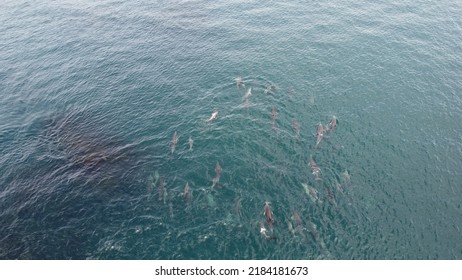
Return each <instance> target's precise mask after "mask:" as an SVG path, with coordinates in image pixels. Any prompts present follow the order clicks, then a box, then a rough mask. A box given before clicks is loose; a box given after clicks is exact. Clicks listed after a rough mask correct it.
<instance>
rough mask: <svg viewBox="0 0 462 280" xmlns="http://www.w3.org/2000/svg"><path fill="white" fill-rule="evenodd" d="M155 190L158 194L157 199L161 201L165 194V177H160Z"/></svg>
mask: <svg viewBox="0 0 462 280" xmlns="http://www.w3.org/2000/svg"><path fill="white" fill-rule="evenodd" d="M157 192H158V194H159V201H162V200H163V199H164V196H165V179H164V177H163V176H162V177H160V181H159V185H158V186H157Z"/></svg>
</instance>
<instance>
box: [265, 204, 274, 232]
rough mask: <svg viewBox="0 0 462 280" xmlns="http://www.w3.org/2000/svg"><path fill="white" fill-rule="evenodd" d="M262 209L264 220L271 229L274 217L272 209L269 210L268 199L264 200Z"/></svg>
mask: <svg viewBox="0 0 462 280" xmlns="http://www.w3.org/2000/svg"><path fill="white" fill-rule="evenodd" d="M263 210H264V212H263V214H265V218H266V222H267V223H268V225H269V226H270V229H271V231H272V230H273V222H274V219H273V211H271V206H270V202H269V201H266V202H265V207H264V209H263Z"/></svg>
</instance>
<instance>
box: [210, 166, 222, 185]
mask: <svg viewBox="0 0 462 280" xmlns="http://www.w3.org/2000/svg"><path fill="white" fill-rule="evenodd" d="M221 171H222V168H221V166H220V163H219V162H218V161H217V164H216V165H215V177H214V178H213V180H212V183H213V185H212V188H213V187H215V186H216V185H218V183H219V182H220V176H221ZM218 186H219V185H218Z"/></svg>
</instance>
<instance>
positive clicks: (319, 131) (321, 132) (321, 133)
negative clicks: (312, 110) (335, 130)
mask: <svg viewBox="0 0 462 280" xmlns="http://www.w3.org/2000/svg"><path fill="white" fill-rule="evenodd" d="M324 132H325V128H324V126H323V125H322V123H319V125H318V128H317V129H316V145H314V148H315V149H316V148H317V147H318V145H319V143H321V140H322V137H323V136H324Z"/></svg>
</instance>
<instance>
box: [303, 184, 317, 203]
mask: <svg viewBox="0 0 462 280" xmlns="http://www.w3.org/2000/svg"><path fill="white" fill-rule="evenodd" d="M302 186H303V188H304V189H305V193H306V194H307V195H308V196H309V198H310V199H311V201H312V202H321V200H320V199H319V196H318V191H317V190H316V189H315V188H313V187H312V186H310V185H308V184H305V183H302Z"/></svg>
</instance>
